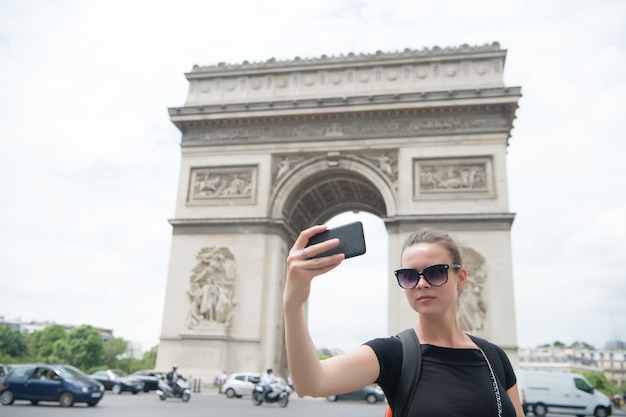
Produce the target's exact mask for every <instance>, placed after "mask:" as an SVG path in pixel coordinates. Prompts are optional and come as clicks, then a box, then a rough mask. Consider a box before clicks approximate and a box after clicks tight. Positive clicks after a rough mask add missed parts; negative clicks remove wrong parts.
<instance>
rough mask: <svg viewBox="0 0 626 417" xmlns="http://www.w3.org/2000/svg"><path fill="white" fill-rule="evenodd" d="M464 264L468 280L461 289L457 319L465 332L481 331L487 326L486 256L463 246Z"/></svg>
mask: <svg viewBox="0 0 626 417" xmlns="http://www.w3.org/2000/svg"><path fill="white" fill-rule="evenodd" d="M461 255H462V257H463V264H464V265H463V266H464V267H465V269H467V280H466V281H465V286H464V287H463V290H462V291H461V296H460V300H459V309H458V312H457V319H458V321H459V323H460V324H461V330H463V331H464V332H469V333H472V332H479V331H482V330H483V329H484V328H485V317H486V316H487V308H486V306H485V302H484V301H483V288H484V287H485V280H486V279H487V274H486V272H485V258H484V257H483V256H482V255H481V254H480V253H478V252H476V251H475V250H474V249H471V248H466V247H462V248H461Z"/></svg>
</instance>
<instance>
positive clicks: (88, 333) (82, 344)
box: [65, 324, 104, 369]
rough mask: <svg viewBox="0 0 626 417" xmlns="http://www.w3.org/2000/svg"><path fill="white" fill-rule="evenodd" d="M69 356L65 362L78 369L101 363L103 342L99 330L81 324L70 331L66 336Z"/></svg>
mask: <svg viewBox="0 0 626 417" xmlns="http://www.w3.org/2000/svg"><path fill="white" fill-rule="evenodd" d="M67 345H68V349H69V357H67V358H66V361H65V362H68V363H70V362H71V363H72V365H74V366H76V367H77V368H80V369H90V368H93V367H94V366H97V365H99V364H101V363H102V356H103V355H102V354H103V352H104V348H103V345H104V342H103V341H102V338H101V337H100V332H99V331H98V330H96V329H95V328H94V327H92V326H89V325H86V324H83V325H82V326H79V327H76V328H74V329H72V331H70V333H69V335H68V338H67Z"/></svg>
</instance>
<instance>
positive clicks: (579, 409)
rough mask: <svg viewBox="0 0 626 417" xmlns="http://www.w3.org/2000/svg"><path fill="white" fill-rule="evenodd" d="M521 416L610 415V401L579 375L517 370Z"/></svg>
mask: <svg viewBox="0 0 626 417" xmlns="http://www.w3.org/2000/svg"><path fill="white" fill-rule="evenodd" d="M516 374H517V385H518V387H519V392H520V398H521V400H522V406H523V408H524V413H527V412H529V411H532V412H533V414H534V415H535V416H537V417H543V416H545V415H546V414H547V413H550V414H553V413H554V414H574V415H576V416H580V417H583V416H595V417H606V416H610V415H611V412H612V409H611V401H610V400H609V398H608V397H607V396H606V395H604V394H603V393H601V392H600V391H598V390H597V389H595V388H594V387H593V385H591V383H590V382H589V381H588V380H587V378H585V377H584V376H582V375H580V374H575V373H571V372H563V371H537V370H530V369H520V370H517V372H516Z"/></svg>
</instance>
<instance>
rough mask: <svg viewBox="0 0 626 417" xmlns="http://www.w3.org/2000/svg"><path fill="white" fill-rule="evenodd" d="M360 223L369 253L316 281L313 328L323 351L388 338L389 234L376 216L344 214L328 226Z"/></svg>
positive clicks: (311, 309)
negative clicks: (353, 222) (378, 338)
mask: <svg viewBox="0 0 626 417" xmlns="http://www.w3.org/2000/svg"><path fill="white" fill-rule="evenodd" d="M356 220H359V221H361V222H362V223H363V229H364V234H365V243H366V248H367V250H366V252H365V254H364V255H361V256H358V257H355V258H351V259H347V260H345V261H344V262H343V263H342V264H341V265H340V266H339V267H337V268H335V269H334V270H332V271H330V272H328V273H326V274H324V275H320V276H318V277H316V278H315V279H314V280H313V283H312V286H311V296H310V298H309V304H308V320H309V329H310V331H311V336H312V337H313V342H314V343H315V346H316V348H317V349H318V350H320V349H328V350H329V351H330V352H336V351H343V352H349V351H352V350H354V349H355V348H357V347H358V346H360V345H361V344H363V343H364V342H366V341H368V340H370V339H373V338H376V337H384V336H387V287H388V280H389V279H392V278H393V276H392V275H391V274H390V270H389V266H388V234H387V230H386V228H385V224H384V222H383V220H382V219H381V218H380V217H378V216H376V215H374V214H371V213H368V212H364V211H358V212H353V211H349V212H344V213H341V214H339V215H336V216H334V217H332V218H330V219H328V220H327V221H325V222H324V223H325V224H327V225H328V226H329V227H333V226H338V225H341V224H345V223H349V222H352V221H356Z"/></svg>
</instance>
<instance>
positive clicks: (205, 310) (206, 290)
mask: <svg viewBox="0 0 626 417" xmlns="http://www.w3.org/2000/svg"><path fill="white" fill-rule="evenodd" d="M196 259H197V261H198V262H197V264H196V266H195V267H194V268H193V269H192V274H191V276H190V278H189V291H187V295H188V296H189V309H188V313H187V327H188V328H189V329H194V328H196V327H199V326H200V327H218V326H223V327H229V326H230V324H231V321H232V315H233V312H234V309H235V305H236V302H235V298H234V281H235V260H234V256H233V254H232V253H231V252H230V251H229V250H228V249H227V248H223V247H222V248H216V247H214V246H211V247H206V248H202V249H201V250H200V252H199V253H198V255H197V256H196Z"/></svg>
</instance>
